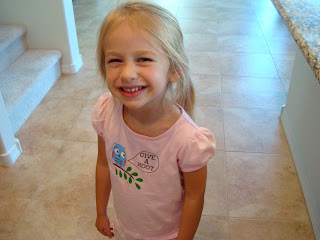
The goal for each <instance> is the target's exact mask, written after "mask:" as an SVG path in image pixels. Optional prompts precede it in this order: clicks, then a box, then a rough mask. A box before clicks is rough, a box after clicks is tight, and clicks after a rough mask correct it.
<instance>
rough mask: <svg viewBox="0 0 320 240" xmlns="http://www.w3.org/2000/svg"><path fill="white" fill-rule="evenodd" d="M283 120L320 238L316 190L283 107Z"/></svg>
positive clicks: (313, 224) (318, 237)
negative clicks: (311, 183)
mask: <svg viewBox="0 0 320 240" xmlns="http://www.w3.org/2000/svg"><path fill="white" fill-rule="evenodd" d="M281 122H282V125H283V128H284V131H285V133H286V136H287V139H288V142H289V146H290V150H291V153H292V157H293V160H294V163H295V165H296V169H297V172H298V175H299V180H300V183H301V186H302V190H303V194H304V198H305V200H306V203H307V207H308V211H309V215H310V218H311V222H312V226H313V231H314V234H315V237H316V239H317V240H318V239H320V215H319V209H318V206H317V201H316V198H315V196H314V192H313V190H312V188H311V187H310V186H311V185H310V184H309V182H310V180H309V177H308V174H307V173H306V170H305V167H304V159H303V156H302V154H301V151H300V150H299V146H298V144H297V141H296V138H295V134H294V131H293V128H292V125H291V123H290V120H289V118H288V115H287V112H286V108H285V107H283V108H282V111H281Z"/></svg>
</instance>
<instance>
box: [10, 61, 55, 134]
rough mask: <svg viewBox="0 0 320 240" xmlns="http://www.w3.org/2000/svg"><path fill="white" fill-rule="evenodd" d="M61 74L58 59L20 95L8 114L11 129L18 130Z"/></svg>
mask: <svg viewBox="0 0 320 240" xmlns="http://www.w3.org/2000/svg"><path fill="white" fill-rule="evenodd" d="M60 75H61V63H60V61H58V62H57V63H56V64H55V65H54V66H53V67H52V68H51V69H50V70H48V71H47V73H46V74H44V75H43V76H41V78H40V79H39V80H38V81H37V83H36V84H35V85H34V86H33V88H32V89H30V90H29V91H28V92H25V93H24V96H20V97H21V101H20V102H19V105H18V106H17V107H16V108H15V109H14V111H13V112H12V113H11V114H10V115H9V120H10V122H11V126H12V130H13V132H14V133H16V132H18V130H19V129H20V127H21V126H22V125H23V123H24V122H25V121H26V120H27V118H28V117H29V116H30V114H31V113H32V112H33V110H34V109H35V108H36V107H37V106H38V104H39V103H40V102H41V100H42V99H43V97H44V96H45V95H46V94H47V93H48V91H49V90H50V88H51V87H52V86H53V84H54V83H55V82H56V80H57V79H58V78H59V77H60Z"/></svg>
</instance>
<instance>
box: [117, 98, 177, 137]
mask: <svg viewBox="0 0 320 240" xmlns="http://www.w3.org/2000/svg"><path fill="white" fill-rule="evenodd" d="M180 115H181V110H180V109H179V107H178V106H177V105H175V104H174V103H172V102H171V101H168V100H164V101H163V102H162V104H161V105H159V106H158V107H157V108H156V107H153V108H152V109H151V108H149V109H146V108H144V109H128V108H126V107H125V106H123V119H124V121H125V123H126V124H127V126H128V127H129V128H131V130H133V131H134V132H136V133H139V134H142V135H146V136H149V137H156V136H159V135H161V134H162V133H164V132H165V131H167V130H168V129H169V128H170V127H171V126H172V125H173V124H174V123H175V122H176V121H177V120H178V119H179V117H180Z"/></svg>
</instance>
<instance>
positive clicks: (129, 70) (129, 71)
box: [121, 62, 138, 81]
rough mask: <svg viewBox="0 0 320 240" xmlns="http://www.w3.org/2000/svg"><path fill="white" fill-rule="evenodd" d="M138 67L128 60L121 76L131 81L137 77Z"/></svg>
mask: <svg viewBox="0 0 320 240" xmlns="http://www.w3.org/2000/svg"><path fill="white" fill-rule="evenodd" d="M137 77H138V74H137V69H136V66H135V64H134V63H132V62H128V63H126V64H124V65H123V68H122V72H121V78H122V80H124V81H131V80H135V79H137Z"/></svg>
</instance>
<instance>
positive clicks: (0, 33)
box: [0, 24, 26, 52]
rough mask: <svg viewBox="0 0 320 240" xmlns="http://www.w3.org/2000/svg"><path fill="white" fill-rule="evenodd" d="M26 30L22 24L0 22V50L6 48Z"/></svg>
mask: <svg viewBox="0 0 320 240" xmlns="http://www.w3.org/2000/svg"><path fill="white" fill-rule="evenodd" d="M25 32H26V27H25V26H23V25H18V24H16V25H3V24H0V52H1V51H2V50H3V49H5V48H7V47H8V46H9V45H10V44H11V43H12V42H14V41H15V40H16V39H18V38H20V37H21V36H22V35H23V34H24V33H25Z"/></svg>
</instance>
